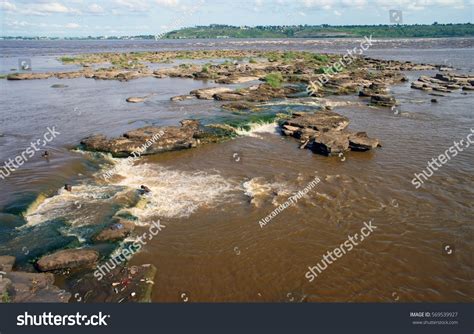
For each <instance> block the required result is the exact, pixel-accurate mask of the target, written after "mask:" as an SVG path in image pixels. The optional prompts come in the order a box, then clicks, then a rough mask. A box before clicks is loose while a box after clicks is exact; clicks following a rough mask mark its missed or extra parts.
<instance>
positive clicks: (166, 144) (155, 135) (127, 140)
mask: <svg viewBox="0 0 474 334" xmlns="http://www.w3.org/2000/svg"><path fill="white" fill-rule="evenodd" d="M198 132H199V122H198V121H194V120H183V121H182V122H181V127H177V126H166V127H156V126H148V127H144V128H140V129H136V130H132V131H129V132H126V133H125V134H123V136H121V137H118V138H113V139H108V138H106V137H105V136H103V135H96V136H91V137H88V138H85V139H83V140H82V142H81V144H82V145H84V148H85V149H87V150H92V151H101V152H108V153H111V154H112V155H113V156H117V157H125V156H130V155H132V153H134V152H135V153H136V154H137V153H141V155H150V154H156V153H162V152H166V151H175V150H181V149H187V148H191V147H196V146H197V145H198V141H197V140H196V139H195V138H194V136H195V135H196V134H197V133H198ZM147 143H148V144H147ZM142 149H143V150H142Z"/></svg>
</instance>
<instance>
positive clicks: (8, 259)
mask: <svg viewBox="0 0 474 334" xmlns="http://www.w3.org/2000/svg"><path fill="white" fill-rule="evenodd" d="M14 265H15V257H14V256H6V255H5V256H0V271H11V270H12V268H13V266H14Z"/></svg>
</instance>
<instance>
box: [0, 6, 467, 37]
mask: <svg viewBox="0 0 474 334" xmlns="http://www.w3.org/2000/svg"><path fill="white" fill-rule="evenodd" d="M473 7H474V0H235V1H228V0H105V1H97V0H69V1H61V0H0V29H1V31H0V35H3V36H5V35H15V36H16V35H24V36H60V37H64V36H87V35H92V36H98V35H139V34H154V35H156V34H160V33H163V32H166V31H169V30H175V29H178V28H180V27H189V26H195V25H208V24H211V23H219V24H230V25H237V26H241V25H250V26H254V25H292V24H331V25H344V24H388V23H390V21H389V10H390V9H396V10H401V11H402V12H403V23H407V24H414V23H426V24H431V23H433V22H434V21H437V22H439V23H465V22H473Z"/></svg>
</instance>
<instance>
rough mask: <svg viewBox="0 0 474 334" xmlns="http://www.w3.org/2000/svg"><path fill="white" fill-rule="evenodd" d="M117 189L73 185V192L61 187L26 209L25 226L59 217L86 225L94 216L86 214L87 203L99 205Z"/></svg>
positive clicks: (73, 223) (75, 223)
mask: <svg viewBox="0 0 474 334" xmlns="http://www.w3.org/2000/svg"><path fill="white" fill-rule="evenodd" d="M116 191H117V189H116V188H114V187H103V186H93V185H77V186H73V189H72V191H71V192H69V191H66V190H65V189H63V188H61V189H59V190H58V193H57V194H56V195H55V196H53V197H49V198H46V199H44V200H43V201H42V202H41V204H39V205H35V206H34V207H32V208H31V209H28V210H27V211H26V213H25V219H26V221H27V224H26V225H25V226H32V225H37V224H40V223H43V222H45V221H48V220H53V219H57V218H65V219H66V220H67V221H68V222H69V223H70V224H71V225H74V226H79V225H86V224H87V223H88V221H90V219H91V218H93V217H90V216H87V215H85V214H84V209H85V205H88V206H89V204H95V205H98V206H99V205H100V204H99V202H102V201H108V200H110V198H111V197H112V196H113V195H114V193H115V192H116ZM40 196H41V195H40Z"/></svg>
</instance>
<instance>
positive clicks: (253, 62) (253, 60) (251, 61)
mask: <svg viewBox="0 0 474 334" xmlns="http://www.w3.org/2000/svg"><path fill="white" fill-rule="evenodd" d="M249 63H250V64H256V63H257V61H256V60H255V59H253V58H250V59H249Z"/></svg>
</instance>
